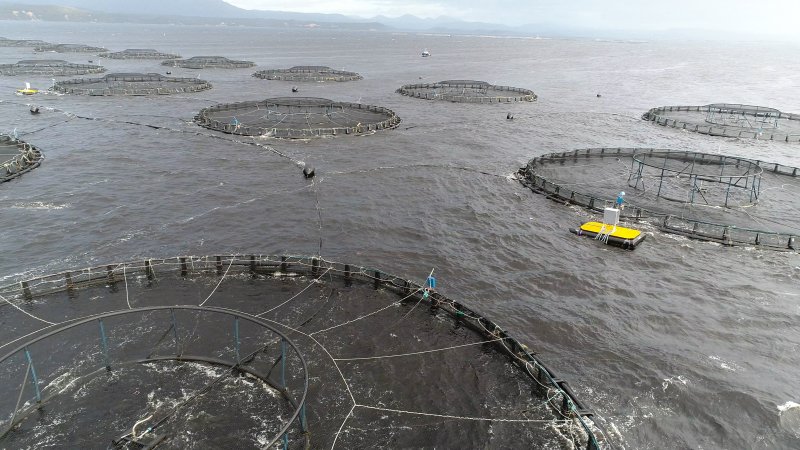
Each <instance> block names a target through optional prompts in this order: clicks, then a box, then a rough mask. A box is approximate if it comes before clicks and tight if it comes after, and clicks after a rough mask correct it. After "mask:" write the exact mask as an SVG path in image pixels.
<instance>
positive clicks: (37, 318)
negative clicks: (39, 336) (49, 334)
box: [0, 295, 56, 325]
mask: <svg viewBox="0 0 800 450" xmlns="http://www.w3.org/2000/svg"><path fill="white" fill-rule="evenodd" d="M0 299H2V300H3V301H4V302H6V303H8V304H9V305H11V306H13V307H14V308H16V309H17V310H19V311H20V312H21V313H23V314H25V315H27V316H28V317H31V318H33V319H36V320H38V321H40V322H44V323H46V324H48V325H56V323H55V322H50V321H49V320H44V319H42V318H41V317H36V316H34V315H33V314H31V313H29V312H27V311H25V310H24V309H22V308H20V307H19V306H17V305H15V304H13V303H11V302H10V301H8V299H7V298H5V297H3V296H2V295H0Z"/></svg>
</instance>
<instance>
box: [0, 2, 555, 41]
mask: <svg viewBox="0 0 800 450" xmlns="http://www.w3.org/2000/svg"><path fill="white" fill-rule="evenodd" d="M0 20H43V21H73V22H87V21H92V22H112V23H113V22H134V23H184V24H209V25H218V24H221V23H224V24H226V25H248V26H281V27H287V26H288V27H320V28H340V29H354V30H364V29H373V30H388V29H396V30H403V31H429V32H440V33H465V32H486V33H489V32H491V33H495V34H536V33H537V32H539V31H538V30H541V32H548V33H556V34H558V32H559V29H557V28H556V27H546V26H541V25H538V26H525V27H508V26H504V25H499V24H491V23H479V22H465V21H461V20H457V19H453V18H449V17H444V16H442V17H438V18H435V19H421V18H419V17H416V16H412V15H405V16H401V17H385V16H376V17H373V18H371V19H363V18H356V17H349V16H345V15H342V14H313V13H295V12H285V11H261V10H247V9H242V8H238V7H236V6H233V5H231V4H229V3H226V2H224V1H223V0H168V1H164V0H134V1H130V0H127V1H123V0H105V1H97V0H24V3H23V2H14V3H10V2H2V1H0Z"/></svg>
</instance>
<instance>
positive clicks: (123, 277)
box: [122, 264, 133, 309]
mask: <svg viewBox="0 0 800 450" xmlns="http://www.w3.org/2000/svg"><path fill="white" fill-rule="evenodd" d="M122 279H123V280H124V281H125V303H127V304H128V309H133V307H131V301H130V300H129V298H128V277H127V275H125V264H123V265H122Z"/></svg>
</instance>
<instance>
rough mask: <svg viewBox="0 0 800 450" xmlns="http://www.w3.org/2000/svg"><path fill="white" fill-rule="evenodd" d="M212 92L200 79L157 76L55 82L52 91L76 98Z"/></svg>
mask: <svg viewBox="0 0 800 450" xmlns="http://www.w3.org/2000/svg"><path fill="white" fill-rule="evenodd" d="M206 89H211V83H209V82H208V81H205V80H199V79H197V78H181V77H167V76H164V75H160V74H157V73H110V74H108V75H106V76H104V77H102V78H77V79H74V80H66V81H59V82H56V83H55V85H54V86H53V90H54V91H56V92H61V93H63V94H75V95H120V96H123V95H169V94H181V93H187V92H198V91H204V90H206Z"/></svg>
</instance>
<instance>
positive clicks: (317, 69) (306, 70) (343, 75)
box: [253, 66, 363, 81]
mask: <svg viewBox="0 0 800 450" xmlns="http://www.w3.org/2000/svg"><path fill="white" fill-rule="evenodd" d="M253 76H254V77H256V78H263V79H265V80H282V81H356V80H360V79H362V78H363V77H362V76H361V75H359V74H357V73H356V72H348V71H345V70H335V69H331V68H330V67H326V66H294V67H291V68H289V69H270V70H259V71H258V72H256V73H254V74H253Z"/></svg>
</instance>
